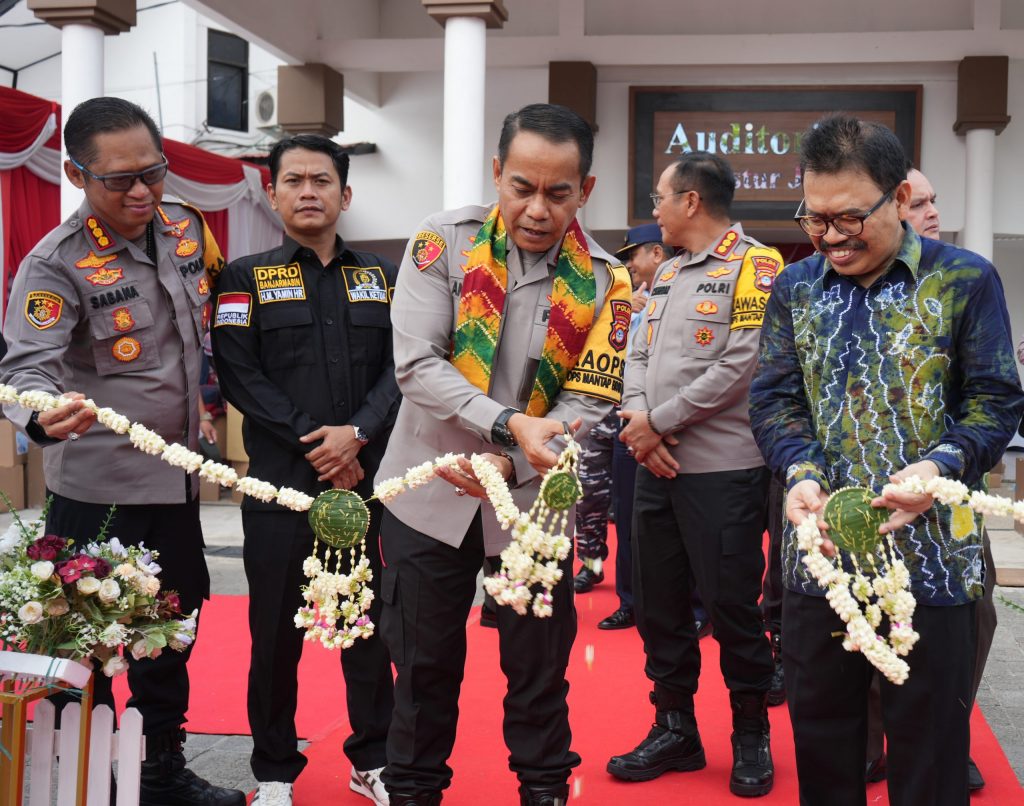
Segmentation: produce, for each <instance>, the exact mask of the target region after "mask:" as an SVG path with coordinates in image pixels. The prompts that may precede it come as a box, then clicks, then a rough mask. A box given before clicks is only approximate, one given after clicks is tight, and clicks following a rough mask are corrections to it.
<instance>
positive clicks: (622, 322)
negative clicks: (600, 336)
mask: <svg viewBox="0 0 1024 806" xmlns="http://www.w3.org/2000/svg"><path fill="white" fill-rule="evenodd" d="M632 315H633V306H632V305H631V304H630V303H628V302H623V301H622V300H612V326H611V330H610V332H609V333H608V343H609V344H610V345H611V346H612V348H613V349H615V350H618V351H619V352H621V351H622V350H625V349H626V339H627V338H628V337H629V320H630V317H631V316H632Z"/></svg>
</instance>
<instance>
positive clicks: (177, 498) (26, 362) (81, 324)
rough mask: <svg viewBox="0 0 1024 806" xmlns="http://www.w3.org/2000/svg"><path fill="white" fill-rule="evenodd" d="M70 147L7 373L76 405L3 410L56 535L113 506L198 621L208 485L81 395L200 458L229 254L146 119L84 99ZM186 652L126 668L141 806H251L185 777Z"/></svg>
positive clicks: (23, 282) (100, 679)
mask: <svg viewBox="0 0 1024 806" xmlns="http://www.w3.org/2000/svg"><path fill="white" fill-rule="evenodd" d="M64 146H65V148H66V149H67V152H68V157H69V158H68V160H67V162H65V164H64V169H65V172H66V173H67V175H68V177H69V178H70V179H71V181H72V182H73V183H74V184H75V185H76V186H78V187H80V188H82V189H83V190H84V191H85V201H84V202H83V204H82V206H81V207H80V208H79V210H78V211H77V212H76V213H74V214H73V215H72V216H71V217H70V218H69V219H68V220H67V221H65V222H64V223H63V224H61V225H60V226H59V227H57V228H56V229H55V230H53V231H52V232H51V233H50V234H49V235H47V236H46V237H45V238H44V239H43V240H42V241H40V243H39V244H38V245H37V246H36V247H35V248H34V249H33V250H32V252H31V253H30V254H29V255H28V257H26V258H25V260H24V261H23V262H22V264H21V266H20V268H19V269H18V274H17V276H16V277H15V280H14V286H13V288H12V290H11V299H10V302H9V304H8V306H7V318H6V323H5V326H4V337H5V338H6V340H7V345H8V353H7V356H6V357H5V358H4V360H3V363H2V365H0V377H2V379H3V383H6V384H11V385H13V386H14V387H16V388H18V389H20V390H29V389H34V390H42V391H46V392H50V393H52V394H60V393H68V394H74V396H75V397H76V400H74V401H73V402H71V403H69V404H67V405H64V406H60V407H59V408H56V409H53V410H51V411H47V412H43V413H39V414H36V413H32V414H31V415H30V413H29V411H28V410H26V409H22V408H19V407H17V406H7V407H5V409H4V412H5V414H6V415H7V416H8V417H9V418H10V419H11V420H13V421H14V422H15V423H17V424H18V425H19V426H20V427H21V428H23V429H24V430H25V432H26V433H27V434H28V436H29V437H31V438H32V439H33V440H35V441H36V442H37V443H38V444H40V445H42V446H44V452H43V463H44V473H45V477H46V486H47V489H48V490H49V492H50V493H52V494H53V502H52V505H51V506H50V509H49V511H48V513H47V519H46V531H47V533H54V534H59V535H62V536H66V537H71V538H73V539H75V540H76V541H86V540H90V539H92V538H94V537H95V536H96V535H97V534H98V533H99V530H100V526H101V524H102V523H103V521H104V519H105V518H106V516H107V512H108V509H109V507H110V505H111V504H112V503H116V504H117V511H116V513H115V515H114V518H113V520H112V522H111V524H110V527H109V529H108V534H110V535H113V536H117V537H118V538H120V539H121V541H122V542H123V543H145V545H146V547H147V548H149V549H155V550H157V551H159V553H160V557H159V564H160V565H161V567H162V568H163V571H162V573H161V574H160V578H161V582H162V587H163V588H164V589H167V590H175V591H177V592H178V594H179V595H180V598H181V607H182V610H183V611H185V612H186V613H188V612H191V611H192V610H193V609H196V608H200V607H201V606H202V603H203V600H204V599H206V598H208V597H209V593H210V578H209V574H208V572H207V568H206V560H205V558H204V556H203V534H202V528H201V526H200V522H199V500H198V493H199V485H198V478H197V476H196V474H191V475H190V474H188V473H185V472H184V471H182V470H180V469H178V468H173V467H171V466H170V465H168V464H166V463H164V462H161V461H160V460H159V459H156V458H154V457H152V456H147V455H145V454H143V453H141V452H139V451H137V450H136V449H135V448H134V447H132V444H131V443H130V442H129V441H128V439H127V438H126V437H125V436H118V435H117V434H115V433H113V432H112V431H109V430H108V429H106V428H103V427H95V428H94V427H92V426H93V425H94V424H95V419H96V418H95V414H93V413H92V412H90V411H89V410H88V409H84V408H82V398H83V397H84V398H91V399H93V400H94V401H95V402H96V403H97V404H98V405H100V406H109V407H111V408H113V409H115V410H117V411H119V412H121V413H122V414H125V415H126V416H127V417H128V418H129V419H131V420H132V422H141V423H142V424H144V425H145V426H147V427H148V428H151V429H153V430H154V431H156V432H157V433H158V434H160V436H162V437H163V438H164V439H166V440H167V441H168V442H180V443H182V444H186V445H188V446H189V448H190V449H192V450H197V448H198V435H199V423H198V413H199V402H198V394H199V364H200V354H201V351H202V346H203V330H204V325H205V322H204V306H205V304H206V302H207V300H208V299H209V296H210V283H211V280H212V277H213V276H214V275H215V274H216V272H217V271H219V270H220V267H221V265H222V264H223V259H222V258H221V255H220V251H219V250H218V249H217V245H216V242H215V241H214V239H213V237H212V236H211V235H210V233H209V231H208V230H207V228H206V225H205V223H204V222H203V218H202V216H201V215H200V214H199V212H198V211H196V210H194V209H192V208H189V207H185V206H183V205H180V204H170V203H161V193H162V190H163V180H164V176H165V175H166V173H167V161H166V159H165V158H164V156H163V154H162V153H161V151H162V145H161V140H160V134H159V131H158V130H157V128H156V125H155V124H154V123H153V121H152V119H151V118H150V117H149V116H148V115H147V114H146V113H145V112H144V111H143V110H142V109H140V108H139V107H137V106H135V105H134V104H131V103H129V102H127V101H123V100H121V99H118V98H94V99H92V100H89V101H86V102H84V103H82V104H80V105H79V106H78V107H76V108H75V110H74V111H73V112H72V113H71V115H70V116H69V117H68V120H67V124H66V126H65V127H64ZM190 651H191V648H190V649H188V650H186V651H185V652H180V653H179V652H171V651H165V652H164V653H163V654H161V655H160V657H158V658H156V659H144V660H141V661H135V660H134V659H132V658H131V657H129V658H128V683H129V686H130V687H131V691H132V697H131V699H129V701H128V705H129V706H131V707H135V708H138V709H139V711H140V712H141V713H142V718H143V730H144V732H145V735H146V761H145V762H143V769H142V795H141V801H140V802H141V803H142V804H148V805H149V806H156V805H157V804H159V806H191V805H192V804H214V805H216V806H236V804H243V803H244V802H245V797H244V795H243V794H242V793H241V792H239V791H236V790H229V789H222V788H220V787H216V786H213V785H211V784H209V783H207V782H206V781H204V780H202V779H201V778H198V777H197V776H195V775H194V774H193V773H192V772H191V771H190V770H188V769H186V768H185V758H184V755H183V754H182V751H181V744H182V741H183V740H184V730H182V727H181V726H182V724H183V723H184V722H185V712H186V710H187V709H188V693H189V679H188V672H187V669H186V661H187V660H188V657H189V654H190ZM94 680H95V685H96V701H97V703H98V704H99V703H105V704H107V705H110V706H111V707H113V705H114V700H113V696H112V694H111V690H110V679H109V678H107V677H106V676H105V675H103V674H97V675H96V676H95V677H94Z"/></svg>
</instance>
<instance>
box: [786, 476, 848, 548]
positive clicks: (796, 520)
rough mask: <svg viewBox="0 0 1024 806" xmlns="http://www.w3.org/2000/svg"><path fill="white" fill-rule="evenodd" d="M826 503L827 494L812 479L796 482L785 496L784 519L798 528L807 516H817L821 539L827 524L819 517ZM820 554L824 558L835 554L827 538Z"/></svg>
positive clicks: (826, 529) (826, 530)
mask: <svg viewBox="0 0 1024 806" xmlns="http://www.w3.org/2000/svg"><path fill="white" fill-rule="evenodd" d="M826 501H828V493H826V492H825V491H824V490H822V489H821V485H820V484H818V482H816V481H814V480H813V479H804V480H803V481H798V482H797V483H796V484H794V485H793V487H792V488H791V489H790V491H789V493H787V494H786V517H787V518H789V522H790V523H792V524H793V525H794V526H799V525H800V524H801V523H803V522H804V521H805V520H806V519H807V516H808V515H811V514H814V515H817V516H818V529H820V530H821V532H822V537H825V534H826V533H827V532H828V524H827V523H825V521H824V520H822V517H821V515H822V512H823V510H824V509H825V502H826ZM821 553H822V554H824V555H825V556H826V557H834V556H835V554H836V547H835V545H834V544H833V543H832V541H831V540H829V539H828V538H827V537H825V542H824V543H823V544H822V546H821Z"/></svg>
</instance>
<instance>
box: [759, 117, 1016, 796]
mask: <svg viewBox="0 0 1024 806" xmlns="http://www.w3.org/2000/svg"><path fill="white" fill-rule="evenodd" d="M801 170H802V176H803V183H804V200H803V202H802V203H801V205H800V208H799V210H798V211H797V221H798V222H799V224H800V226H801V227H802V228H803V229H804V231H805V232H806V233H807V234H808V235H809V236H810V239H811V242H812V244H813V245H814V247H815V249H817V250H818V251H817V254H815V255H814V256H812V257H810V258H807V259H806V260H803V261H800V262H798V263H795V264H793V265H791V266H789V267H788V268H787V269H786V271H785V272H783V273H782V274H780V275H779V277H778V279H777V280H776V283H775V288H774V291H773V293H772V296H771V298H770V299H769V301H768V306H767V309H766V311H765V319H764V325H763V329H762V335H761V348H760V354H759V359H758V368H757V371H756V374H755V377H754V381H753V383H752V385H751V390H750V403H751V426H752V428H753V432H754V437H755V439H756V440H757V443H758V446H759V447H760V449H761V451H762V453H763V454H764V456H765V459H766V460H767V462H768V465H769V466H770V467H771V469H772V470H773V471H780V472H784V473H785V474H786V480H787V487H788V498H787V509H786V514H787V517H788V519H789V521H790V524H789V526H788V528H787V534H786V536H785V537H784V539H783V581H784V583H785V586H786V592H785V596H784V600H783V611H782V613H783V615H782V619H783V626H784V630H785V633H786V642H785V644H784V646H783V663H784V666H785V678H786V695H787V699H788V702H789V707H790V715H791V717H792V720H793V734H794V743H795V748H796V758H797V772H798V775H799V779H800V801H801V803H802V804H808V805H809V806H814V805H816V804H828V806H845V805H846V804H850V805H851V806H853V805H854V804H857V805H858V806H859V805H860V804H863V803H864V802H865V783H864V765H865V738H866V723H867V710H866V702H867V690H868V685H869V682H870V678H871V672H872V667H871V666H870V665H869V664H868V662H867V660H866V659H865V658H864V656H863V655H860V654H850V653H848V652H846V651H845V650H844V649H843V648H842V642H841V641H840V640H839V639H837V638H836V637H834V635H835V633H837V632H838V633H840V634H841V633H842V632H844V628H843V623H842V621H841V620H840V619H839V617H838V616H837V615H836V614H835V613H834V612H833V611H832V609H831V608H830V607H829V604H828V602H827V601H826V600H825V599H824V591H823V590H822V589H821V588H820V587H819V586H818V583H817V582H816V581H815V580H814V579H813V578H812V577H811V576H810V575H809V573H808V572H807V570H806V569H805V568H804V566H803V565H802V563H801V562H800V557H799V553H798V551H797V547H796V539H795V530H794V528H793V527H794V525H795V524H797V523H800V522H801V521H803V520H804V518H806V517H807V515H808V514H810V513H812V512H817V513H820V512H821V510H822V508H823V506H824V504H825V501H826V500H827V499H828V496H829V494H830V493H831V492H834V491H836V490H838V489H840V488H841V487H847V486H863V487H868V488H870V489H872V490H874V491H876V492H877V493H879V494H880V493H881V490H882V488H883V487H884V485H885V484H886V483H887V482H889V481H898V480H901V479H903V478H906V477H908V476H910V475H917V476H919V477H920V478H922V479H923V480H925V481H927V480H929V479H931V478H933V477H935V476H938V475H943V476H948V477H950V478H955V479H959V480H960V481H962V482H964V483H965V484H967V485H968V486H969V487H972V488H980V487H981V485H982V483H983V476H984V474H985V473H986V472H987V471H988V470H989V469H990V468H991V467H992V466H993V465H994V464H995V463H996V462H997V461H999V459H1000V458H1001V456H1002V453H1003V450H1004V449H1005V447H1006V445H1007V443H1008V442H1009V440H1010V437H1011V436H1012V434H1013V431H1014V430H1015V428H1016V426H1017V422H1018V421H1019V419H1020V416H1021V411H1022V410H1024V392H1022V391H1021V388H1020V381H1019V378H1018V375H1017V369H1016V365H1015V363H1014V356H1013V347H1012V343H1011V338H1010V323H1009V316H1008V315H1007V312H1006V303H1005V300H1004V297H1003V288H1002V284H1001V282H1000V280H999V275H998V274H997V273H996V270H995V268H994V267H993V266H992V265H991V264H990V263H989V262H988V261H987V260H985V259H984V258H982V257H980V256H979V255H976V254H974V253H972V252H968V251H965V250H963V249H959V248H957V247H955V246H952V245H950V244H946V243H943V242H941V241H938V240H933V239H923V240H922V239H921V238H920V237H919V236H918V235H917V233H916V232H914V230H913V229H912V228H911V227H910V226H908V225H907V224H906V223H905V221H906V219H907V215H908V211H909V205H910V199H911V188H910V183H909V182H908V181H907V179H906V157H905V155H904V153H903V149H902V146H901V145H900V142H899V140H898V139H897V138H896V136H895V135H894V134H893V133H892V132H891V131H889V130H888V129H886V128H885V127H884V126H881V125H878V124H874V123H868V122H864V121H860V120H857V119H856V118H852V117H849V116H845V115H835V116H830V117H826V118H824V119H822V120H820V121H818V123H817V124H816V125H815V126H814V127H813V128H812V129H810V130H809V131H808V132H807V134H806V135H805V137H804V140H803V142H802V145H801ZM874 503H875V504H876V505H879V506H881V505H884V506H886V507H888V508H889V509H890V510H891V513H890V516H889V519H888V521H887V522H886V523H885V524H884V525H883V526H882V527H881V531H883V532H884V533H889V534H891V535H892V536H893V539H894V541H895V545H896V548H897V551H898V553H899V554H901V555H902V557H903V559H904V561H905V562H906V565H907V568H908V570H909V573H910V585H911V592H912V593H913V595H914V597H915V599H916V601H917V609H916V611H915V613H914V621H913V626H914V629H915V630H917V631H918V633H920V636H921V637H920V640H919V641H918V643H917V645H916V646H915V647H914V650H913V651H912V652H911V653H910V654H909V656H907V661H908V662H909V664H910V677H909V679H908V680H907V681H906V682H905V683H903V684H902V685H901V686H896V685H894V684H892V683H889V682H886V681H883V682H882V719H883V723H884V726H885V732H886V735H887V736H888V739H889V754H888V764H889V776H888V787H889V802H890V803H891V804H893V806H903V805H905V804H928V805H929V806H942V805H943V804H958V806H962V805H963V804H965V803H967V801H968V797H969V796H968V789H967V758H968V750H969V743H970V734H969V716H970V708H969V706H967V705H965V704H967V703H970V702H971V679H972V676H973V671H974V663H975V652H974V645H975V626H974V623H975V622H974V608H975V602H976V600H977V599H979V598H980V597H981V595H982V588H983V585H984V577H985V567H984V563H983V561H982V551H981V542H982V541H981V519H980V517H976V516H975V515H974V514H973V513H972V512H971V511H970V510H969V509H967V508H966V507H959V508H952V509H951V508H950V507H947V506H944V505H940V504H937V503H934V502H933V500H932V498H931V496H929V495H912V494H889V495H886V496H884V497H881V496H880V497H879V498H876V499H875V502H874ZM826 548H828V545H826Z"/></svg>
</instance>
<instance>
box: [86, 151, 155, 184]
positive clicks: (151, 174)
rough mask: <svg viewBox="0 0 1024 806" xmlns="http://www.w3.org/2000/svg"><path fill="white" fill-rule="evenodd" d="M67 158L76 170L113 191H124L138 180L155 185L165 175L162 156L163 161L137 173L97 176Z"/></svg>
mask: <svg viewBox="0 0 1024 806" xmlns="http://www.w3.org/2000/svg"><path fill="white" fill-rule="evenodd" d="M68 159H69V160H71V164H72V165H74V166H75V167H76V168H77V169H78V170H80V171H81V172H82V173H84V174H85V175H86V176H88V177H89V178H90V179H94V180H96V181H97V182H102V183H103V187H105V188H106V189H107V190H109V191H112V192H114V193H125V192H127V191H129V190H131V189H132V188H133V187H135V183H136V182H138V181H139V180H141V181H142V184H144V185H147V186H148V185H155V184H156V183H157V182H160V181H161V180H163V178H164V177H165V176H167V158H166V157H164V161H163V162H161V163H160V164H159V165H154V166H153V167H152V168H146V170H144V171H139V172H138V173H122V174H105V175H103V176H99V175H98V174H94V173H93V172H92V171H90V170H89V169H88V168H86V167H85V166H84V165H82V164H80V163H79V162H78V160H76V159H75V158H74V157H72V156H71V155H70V154H69V155H68Z"/></svg>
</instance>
